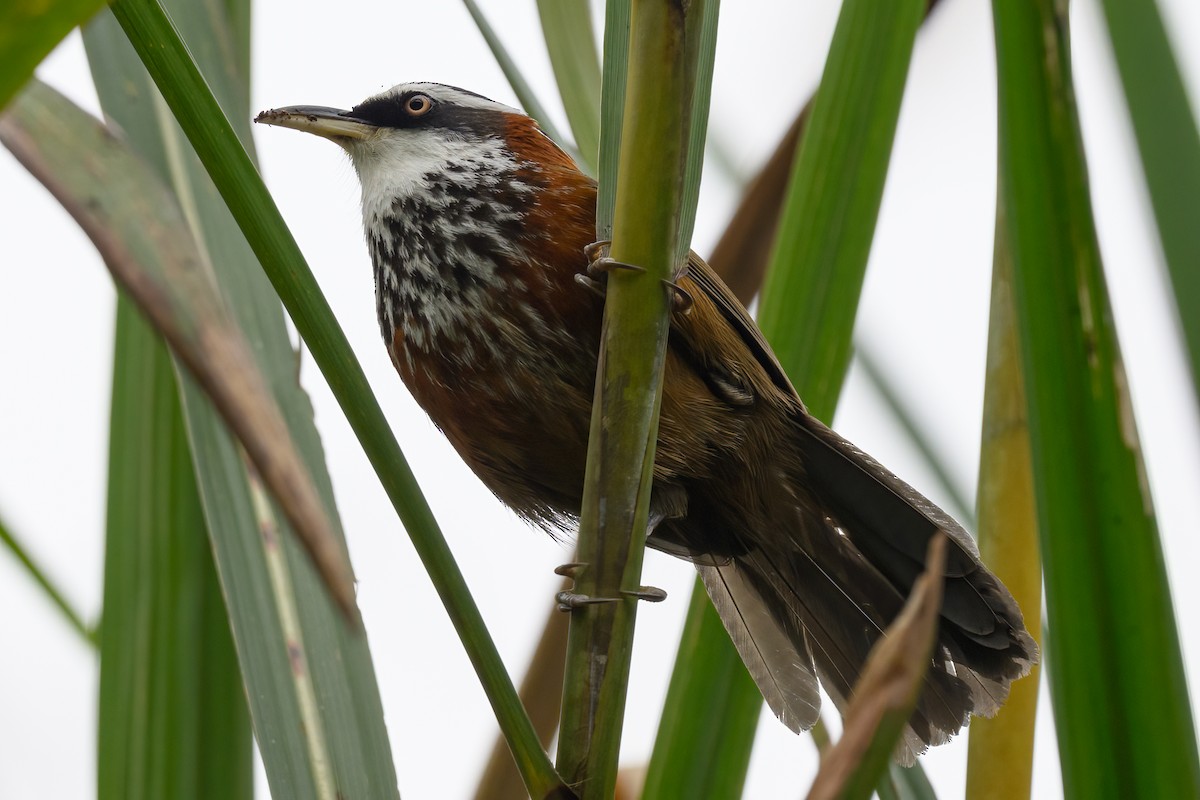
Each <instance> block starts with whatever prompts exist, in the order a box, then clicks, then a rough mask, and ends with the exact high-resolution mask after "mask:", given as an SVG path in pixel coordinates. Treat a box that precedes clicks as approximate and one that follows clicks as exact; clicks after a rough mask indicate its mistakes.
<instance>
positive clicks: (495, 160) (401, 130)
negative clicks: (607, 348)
mask: <svg viewBox="0 0 1200 800" xmlns="http://www.w3.org/2000/svg"><path fill="white" fill-rule="evenodd" d="M255 121H256V122H262V123H266V124H268V125H279V126H283V127H287V128H295V129H297V130H301V131H306V132H308V133H313V134H316V135H318V136H321V137H323V138H326V139H329V140H330V141H332V142H334V143H335V144H337V145H339V146H340V147H341V148H342V149H343V150H345V151H346V153H348V154H349V156H350V160H351V162H352V163H353V164H354V168H355V171H356V172H357V173H358V177H359V181H360V182H361V184H362V212H363V226H364V229H365V233H366V239H367V246H368V249H369V250H370V253H371V259H372V262H373V264H374V266H375V269H376V284H377V286H378V290H379V316H380V321H381V324H382V326H383V333H384V337H385V339H387V340H388V341H389V343H390V342H391V341H392V336H393V333H394V331H395V329H396V327H397V325H399V326H400V327H401V328H402V329H406V330H407V331H408V335H409V340H408V341H409V343H410V344H416V345H418V346H432V343H433V342H434V341H435V340H436V338H437V335H439V334H441V333H444V332H445V331H447V330H450V329H451V328H454V327H457V328H463V327H465V324H460V323H463V322H464V320H466V318H467V316H468V315H469V314H471V313H474V312H478V313H479V314H486V313H493V311H491V310H489V306H488V303H487V302H486V301H487V298H493V299H494V298H495V297H497V296H500V295H502V294H504V293H505V292H508V293H512V292H514V291H516V289H514V288H513V287H521V286H529V285H533V284H535V283H540V282H544V280H545V277H544V276H543V277H538V274H537V273H539V272H541V271H542V270H544V268H545V266H546V265H554V266H556V267H560V268H565V269H564V274H565V275H566V278H565V284H569V285H570V286H571V287H574V284H573V282H572V281H571V278H572V277H573V274H574V272H578V271H579V270H580V269H582V267H583V266H584V265H585V264H586V262H585V261H584V260H583V259H584V256H583V247H584V245H585V244H587V243H588V242H590V241H592V239H593V238H594V237H593V236H592V232H593V229H594V223H593V220H594V218H595V195H596V189H595V183H594V182H593V181H592V180H591V179H590V178H588V177H587V176H586V175H584V174H583V173H582V172H580V171H579V169H578V167H576V165H575V162H574V161H572V159H571V157H570V156H568V155H567V154H566V153H565V152H563V151H562V150H561V149H560V148H559V147H558V146H557V145H556V144H554V142H552V141H551V140H550V139H549V138H548V137H547V136H546V135H545V134H543V133H542V131H541V129H539V128H538V126H537V123H536V122H534V120H533V119H531V118H530V117H528V116H526V115H525V114H522V113H521V112H520V111H517V110H516V109H514V108H510V107H509V106H506V105H503V104H501V103H497V102H495V101H493V100H489V99H488V98H486V97H482V96H480V95H478V94H475V93H473V92H468V91H465V90H463V89H457V88H455V87H453V86H445V85H443V84H438V83H404V84H400V85H399V86H394V87H392V88H391V89H388V90H387V91H385V92H381V93H380V94H377V95H375V96H374V97H370V98H368V99H367V100H364V101H363V102H361V103H359V104H358V105H356V106H354V107H353V108H351V109H349V110H348V111H343V110H340V109H336V108H326V107H322V106H290V107H287V108H277V109H272V110H270V111H264V112H262V113H261V114H259V115H258V117H257V118H256V119H255ZM572 291H573V292H574V291H576V290H575V289H574V288H572ZM451 301H452V302H451ZM451 312H453V314H452V313H451Z"/></svg>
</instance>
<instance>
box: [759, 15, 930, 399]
mask: <svg viewBox="0 0 1200 800" xmlns="http://www.w3.org/2000/svg"><path fill="white" fill-rule="evenodd" d="M924 12H925V3H924V2H922V0H903V1H902V2H895V3H887V4H884V5H882V6H881V5H880V4H878V3H873V2H869V0H848V1H847V2H846V3H845V4H844V5H843V6H842V11H841V14H840V16H839V17H838V24H837V28H836V29H835V30H834V34H833V42H832V43H831V44H830V50H829V58H828V60H827V61H826V63H825V72H824V74H823V75H822V77H821V86H820V88H819V89H818V90H817V94H816V97H815V98H814V100H813V111H812V117H811V119H810V120H809V123H808V128H807V130H806V131H805V133H804V137H803V139H802V140H801V142H800V150H799V153H798V154H797V157H796V163H795V166H794V168H793V171H792V182H791V189H790V191H789V194H788V200H787V204H786V206H785V209H784V217H783V222H782V224H781V226H780V230H779V238H778V240H777V243H776V248H775V254H774V256H773V258H772V261H771V268H770V270H769V272H768V274H767V283H766V285H765V286H764V287H763V292H762V300H761V305H760V307H759V312H758V318H759V325H760V326H761V327H762V329H763V331H764V332H766V333H767V335H768V338H769V339H770V341H771V346H772V347H773V348H774V349H775V354H776V355H777V356H779V360H780V362H781V363H782V364H783V366H784V368H785V369H786V370H787V372H788V374H789V375H790V376H791V378H792V382H793V383H794V384H795V386H796V389H797V390H798V391H799V392H800V396H801V397H802V398H803V399H804V402H805V403H807V404H808V408H809V410H810V411H811V412H812V413H813V415H814V416H816V417H817V418H818V419H821V420H824V421H826V422H828V421H829V420H830V418H832V416H833V409H834V405H835V404H836V402H837V396H838V393H839V392H840V390H841V385H842V381H843V380H845V375H846V369H847V368H848V366H849V364H850V352H851V347H850V336H849V333H850V330H851V328H852V327H853V322H854V314H855V311H856V310H857V308H858V296H859V294H860V293H861V291H862V281H863V275H864V274H865V271H866V264H867V256H868V254H869V253H870V248H871V239H872V237H873V236H874V232H875V221H876V219H877V218H878V215H879V203H880V200H881V199H882V197H883V184H884V179H885V178H886V177H887V166H888V160H889V158H890V157H891V152H892V139H893V137H894V135H895V132H896V120H897V118H898V116H899V111H900V100H901V97H902V96H903V94H904V81H905V77H906V76H907V74H908V64H909V61H910V58H911V56H912V48H913V41H914V39H915V37H916V33H917V28H919V27H920V24H921V20H922V18H923V15H924Z"/></svg>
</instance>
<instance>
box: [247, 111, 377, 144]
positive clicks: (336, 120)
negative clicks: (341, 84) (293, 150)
mask: <svg viewBox="0 0 1200 800" xmlns="http://www.w3.org/2000/svg"><path fill="white" fill-rule="evenodd" d="M254 121H255V122H262V123H264V124H266V125H279V126H280V127H283V128H295V129H296V130H298V131H305V132H306V133H315V134H316V135H317V136H323V137H324V138H326V139H332V140H334V141H337V140H338V139H365V138H367V137H368V136H370V135H371V134H372V133H374V132H375V130H376V126H375V125H373V124H371V123H370V122H366V121H364V120H361V119H355V118H354V117H352V116H350V112H349V111H343V110H342V109H340V108H326V107H325V106H287V107H285V108H272V109H270V110H268V111H263V112H262V113H260V114H259V115H258V116H257V117H255V118H254Z"/></svg>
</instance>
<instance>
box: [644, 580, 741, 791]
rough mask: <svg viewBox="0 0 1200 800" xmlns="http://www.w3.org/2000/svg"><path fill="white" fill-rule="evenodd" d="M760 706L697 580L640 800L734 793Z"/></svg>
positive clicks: (718, 619)
mask: <svg viewBox="0 0 1200 800" xmlns="http://www.w3.org/2000/svg"><path fill="white" fill-rule="evenodd" d="M762 706H763V703H762V696H761V695H760V694H759V693H758V688H757V687H756V686H755V685H754V680H753V679H752V678H751V677H750V673H749V672H747V671H746V667H745V665H744V664H742V659H741V657H739V656H738V654H737V651H736V650H735V649H734V648H733V645H731V644H730V642H729V634H727V633H726V632H725V626H724V625H723V624H722V623H721V618H720V617H718V616H717V612H716V610H715V609H714V608H713V605H712V602H710V601H709V599H708V592H706V591H705V590H704V584H702V583H701V582H700V580H699V579H698V578H697V580H696V584H695V586H694V587H693V588H692V599H691V602H690V605H689V607H688V614H687V621H686V622H685V623H684V627H683V636H682V638H681V640H680V642H679V653H678V655H676V656H675V667H674V669H673V670H672V672H671V684H670V686H668V687H667V699H666V702H665V703H664V705H663V716H662V720H661V721H660V722H659V724H658V735H657V737H656V738H655V740H654V751H653V752H652V753H651V755H650V765H649V767H648V769H647V773H646V785H645V787H644V788H643V789H642V800H667V799H668V798H678V800H688V799H689V798H695V797H704V798H719V797H740V796H741V794H742V786H743V785H744V784H745V782H746V771H747V769H749V767H750V747H738V746H729V745H730V744H731V743H736V742H753V741H754V729H755V727H757V725H758V718H759V715H760V714H761V712H762ZM714 723H716V724H714Z"/></svg>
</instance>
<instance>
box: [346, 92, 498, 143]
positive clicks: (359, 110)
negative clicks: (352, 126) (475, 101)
mask: <svg viewBox="0 0 1200 800" xmlns="http://www.w3.org/2000/svg"><path fill="white" fill-rule="evenodd" d="M464 94H465V93H464ZM422 99H423V100H424V101H425V103H426V104H427V105H426V107H425V108H424V109H423V110H422V109H421V108H414V107H413V105H412V104H413V102H414V101H418V102H419V101H420V100H422ZM346 116H348V117H351V118H353V119H358V120H362V121H363V122H369V123H371V124H372V125H377V126H379V127H381V128H397V129H406V128H407V129H421V128H424V129H431V128H436V129H442V130H446V131H453V132H455V133H457V134H466V135H474V136H483V137H487V136H494V135H497V134H498V133H499V132H500V131H502V130H503V128H504V120H503V117H504V112H503V111H502V110H500V109H495V110H493V109H488V108H478V107H475V106H461V105H457V104H455V102H454V100H453V99H452V98H451V99H445V100H438V99H435V98H434V97H433V95H431V94H429V93H428V92H426V91H421V90H420V89H410V90H409V91H406V92H402V93H401V94H398V95H390V96H388V95H384V96H377V97H372V98H371V99H369V100H366V101H364V102H362V103H359V104H358V105H356V106H355V107H354V108H352V109H350V111H348V112H347V113H346Z"/></svg>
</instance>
